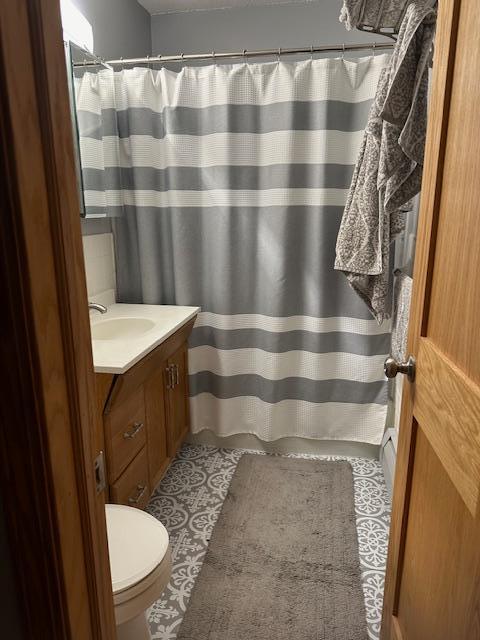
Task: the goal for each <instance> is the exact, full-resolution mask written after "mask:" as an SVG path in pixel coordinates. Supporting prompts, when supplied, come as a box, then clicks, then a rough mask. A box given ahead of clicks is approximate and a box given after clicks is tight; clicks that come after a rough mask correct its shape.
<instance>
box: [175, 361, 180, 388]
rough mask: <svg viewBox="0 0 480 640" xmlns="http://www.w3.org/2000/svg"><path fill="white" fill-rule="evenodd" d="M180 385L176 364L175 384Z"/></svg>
mask: <svg viewBox="0 0 480 640" xmlns="http://www.w3.org/2000/svg"><path fill="white" fill-rule="evenodd" d="M179 383H180V374H179V373H178V364H176V365H175V384H179Z"/></svg>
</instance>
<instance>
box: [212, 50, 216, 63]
mask: <svg viewBox="0 0 480 640" xmlns="http://www.w3.org/2000/svg"><path fill="white" fill-rule="evenodd" d="M212 58H213V64H217V58H216V53H215V51H212Z"/></svg>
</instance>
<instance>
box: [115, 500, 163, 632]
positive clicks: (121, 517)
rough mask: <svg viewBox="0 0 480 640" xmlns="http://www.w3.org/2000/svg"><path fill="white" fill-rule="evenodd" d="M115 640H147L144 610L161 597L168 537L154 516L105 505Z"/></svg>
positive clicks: (126, 508) (124, 507) (131, 509)
mask: <svg viewBox="0 0 480 640" xmlns="http://www.w3.org/2000/svg"><path fill="white" fill-rule="evenodd" d="M105 513H106V518H107V535H108V548H109V554H110V569H111V573H112V588H113V601H114V605H115V621H116V624H117V640H150V632H149V630H148V623H147V619H146V615H145V614H146V610H147V609H148V608H149V607H150V606H151V605H152V604H153V603H154V602H155V600H158V599H159V598H160V596H161V595H162V591H163V590H164V589H165V587H166V585H167V584H168V581H169V580H170V574H171V568H172V562H171V555H170V547H169V544H168V533H167V530H166V529H165V527H164V526H163V524H162V523H161V522H159V521H158V520H156V519H155V518H154V517H153V516H151V515H149V514H148V513H145V511H140V510H139V509H134V508H133V507H126V506H123V505H118V504H107V505H105Z"/></svg>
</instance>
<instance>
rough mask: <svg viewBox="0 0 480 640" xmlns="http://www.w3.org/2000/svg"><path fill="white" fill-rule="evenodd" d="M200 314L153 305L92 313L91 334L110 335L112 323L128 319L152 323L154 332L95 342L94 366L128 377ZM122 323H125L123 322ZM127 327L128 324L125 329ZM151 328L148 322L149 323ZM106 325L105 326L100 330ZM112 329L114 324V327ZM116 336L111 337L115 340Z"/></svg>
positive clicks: (114, 306) (115, 307) (193, 309)
mask: <svg viewBox="0 0 480 640" xmlns="http://www.w3.org/2000/svg"><path fill="white" fill-rule="evenodd" d="M199 311H200V307H180V306H174V305H150V304H112V305H110V306H109V307H108V311H107V313H103V314H102V313H100V312H98V311H91V312H90V324H91V327H92V333H93V335H94V334H95V329H96V330H97V332H98V331H101V332H103V333H104V334H105V335H106V336H108V335H109V325H108V324H107V323H109V322H111V321H115V320H117V319H120V320H119V323H117V326H118V325H120V326H121V325H122V322H124V321H125V320H127V319H132V326H133V325H134V323H135V322H137V323H138V324H139V325H140V324H141V322H142V321H143V320H147V321H151V322H152V326H151V328H150V327H148V330H146V331H145V330H142V332H140V333H138V335H137V334H136V333H135V331H134V330H133V333H132V332H131V333H130V334H129V335H128V336H125V337H122V336H121V334H120V335H117V336H116V337H112V338H110V339H95V338H93V339H92V350H93V365H94V369H95V371H96V372H97V373H117V374H121V373H125V372H126V371H128V369H130V367H133V365H134V364H136V363H137V362H139V361H140V360H141V359H142V358H143V357H144V356H146V355H147V354H148V353H150V351H153V349H155V347H158V345H159V344H161V343H162V342H164V341H165V340H166V339H167V338H168V337H169V336H171V335H172V334H173V333H175V331H177V330H178V329H180V327H182V326H183V325H184V324H186V323H187V322H188V321H189V320H191V319H192V318H193V317H195V315H196V314H197V313H198V312H199ZM122 319H123V320H122ZM127 324H128V323H125V326H126V325H127ZM146 324H147V326H148V322H147V323H146ZM100 325H103V326H100ZM111 326H112V327H114V326H115V323H112V324H111ZM113 335H114V333H112V336H113Z"/></svg>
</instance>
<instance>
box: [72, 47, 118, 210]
mask: <svg viewBox="0 0 480 640" xmlns="http://www.w3.org/2000/svg"><path fill="white" fill-rule="evenodd" d="M65 57H66V63H67V77H68V90H69V96H70V111H71V117H72V127H73V143H74V151H75V168H76V175H77V185H78V195H79V207H80V215H81V216H82V217H83V218H105V217H109V216H114V215H118V214H117V209H118V203H116V202H115V197H116V193H118V191H116V189H117V190H118V185H119V184H120V182H119V177H120V173H121V171H120V162H119V154H118V127H117V120H116V109H115V108H114V106H115V105H114V101H115V92H114V73H113V69H112V68H111V67H110V66H109V65H108V64H106V63H105V62H104V61H102V60H100V59H99V58H98V57H97V56H95V55H94V54H92V53H90V52H89V51H87V50H86V49H82V48H81V47H79V46H78V45H76V44H74V43H73V42H66V43H65Z"/></svg>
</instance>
